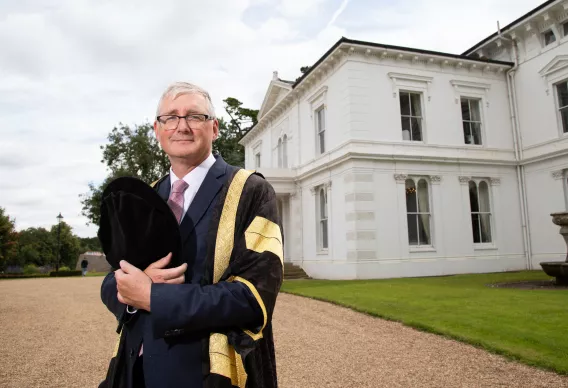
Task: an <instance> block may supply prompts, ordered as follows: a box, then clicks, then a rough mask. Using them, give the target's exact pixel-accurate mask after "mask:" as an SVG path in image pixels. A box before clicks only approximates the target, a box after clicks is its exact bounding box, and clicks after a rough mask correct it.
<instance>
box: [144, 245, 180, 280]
mask: <svg viewBox="0 0 568 388" xmlns="http://www.w3.org/2000/svg"><path fill="white" fill-rule="evenodd" d="M171 259H172V254H171V252H170V253H168V255H167V256H166V257H162V258H161V259H160V260H158V261H156V262H154V263H152V264H150V265H149V266H148V268H146V269H145V270H144V273H145V274H146V275H148V276H149V277H150V279H152V281H153V282H154V283H168V284H182V283H184V282H185V271H186V270H187V264H186V263H183V264H182V265H180V266H179V267H175V268H167V269H164V268H165V267H166V266H167V265H168V264H169V263H170V260H171Z"/></svg>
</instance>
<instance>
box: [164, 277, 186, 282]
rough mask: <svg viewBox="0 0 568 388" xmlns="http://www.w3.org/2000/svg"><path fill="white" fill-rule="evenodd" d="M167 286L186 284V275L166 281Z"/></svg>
mask: <svg viewBox="0 0 568 388" xmlns="http://www.w3.org/2000/svg"><path fill="white" fill-rule="evenodd" d="M166 283H167V284H183V283H185V275H181V276H180V277H177V278H175V279H168V280H166Z"/></svg>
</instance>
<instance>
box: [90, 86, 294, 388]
mask: <svg viewBox="0 0 568 388" xmlns="http://www.w3.org/2000/svg"><path fill="white" fill-rule="evenodd" d="M154 131H155V135H156V137H157V139H158V141H159V142H160V145H161V147H162V149H163V150H164V152H166V154H167V155H168V157H169V160H170V163H171V168H170V172H169V174H168V175H166V176H165V177H163V178H162V179H160V180H159V181H158V182H157V184H156V185H155V189H156V190H157V192H158V194H159V195H160V196H161V197H162V198H163V199H164V200H165V201H167V202H168V204H169V205H170V208H171V209H172V212H173V214H174V215H175V217H176V218H177V220H178V222H179V223H180V234H181V236H182V244H183V247H182V257H183V259H182V261H183V264H182V265H180V266H178V267H174V268H167V266H168V263H169V261H170V258H171V255H168V256H166V257H163V258H156V259H157V261H156V262H154V263H153V264H151V265H150V266H148V268H141V269H138V268H136V267H134V266H133V265H131V264H129V263H128V258H125V260H123V261H121V262H120V266H121V268H120V269H118V270H117V271H115V272H114V273H113V272H111V273H110V274H108V275H107V276H106V278H105V279H104V281H103V284H102V286H101V297H102V300H103V302H104V303H105V305H106V306H107V308H108V309H109V310H110V311H111V312H112V313H114V315H115V316H116V317H117V318H119V317H124V316H125V315H124V314H127V317H129V318H130V319H128V322H127V323H126V324H125V325H124V327H123V328H122V332H123V333H121V335H124V336H125V339H124V341H125V342H124V349H126V352H127V355H128V358H127V360H126V370H127V378H126V381H127V383H126V386H128V387H133V388H138V387H148V388H162V387H172V388H175V387H180V388H181V387H231V386H238V387H245V386H246V387H267V388H268V387H276V386H277V380H276V363H275V357H274V343H273V338H272V325H271V318H272V312H273V309H274V304H275V302H276V296H277V294H278V291H279V289H280V285H281V283H282V270H283V269H282V235H281V227H280V220H279V218H278V213H277V208H276V196H275V194H274V190H273V189H272V187H271V186H270V184H268V183H267V182H266V181H265V180H264V179H263V178H262V176H259V175H257V174H253V175H250V173H248V172H245V171H244V170H240V169H238V168H236V167H233V166H230V165H228V164H227V163H226V162H225V161H223V159H222V158H221V156H213V155H212V142H213V141H214V140H215V139H216V138H217V137H218V135H219V123H218V121H217V120H216V119H215V114H214V109H213V104H212V102H211V98H210V97H209V94H208V93H207V92H206V91H204V90H203V89H201V88H199V87H197V86H195V85H192V84H188V83H175V84H173V85H171V86H170V87H168V88H167V90H166V91H165V92H164V94H163V95H162V98H161V99H160V102H159V104H158V109H157V114H156V120H155V122H154ZM158 259H159V260H158Z"/></svg>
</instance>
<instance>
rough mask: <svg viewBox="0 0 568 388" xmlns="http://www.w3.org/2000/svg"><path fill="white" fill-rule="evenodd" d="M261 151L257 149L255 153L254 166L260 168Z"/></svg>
mask: <svg viewBox="0 0 568 388" xmlns="http://www.w3.org/2000/svg"><path fill="white" fill-rule="evenodd" d="M261 161H262V159H261V152H260V150H256V152H255V154H254V168H260V167H261Z"/></svg>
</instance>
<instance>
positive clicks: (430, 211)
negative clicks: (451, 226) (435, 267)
mask: <svg viewBox="0 0 568 388" xmlns="http://www.w3.org/2000/svg"><path fill="white" fill-rule="evenodd" d="M409 180H410V181H412V182H413V184H414V187H415V189H416V193H417V195H416V210H417V211H416V212H409V211H408V203H407V199H406V195H407V192H406V190H407V187H406V183H407V182H408V181H409ZM422 180H424V181H425V182H426V189H427V191H428V212H420V211H418V210H419V207H418V184H419V183H420V181H422ZM404 195H405V197H404V198H405V207H406V212H405V213H406V217H405V219H406V234H407V239H408V246H409V248H410V250H411V251H424V250H434V249H435V246H434V220H433V218H434V216H433V209H432V204H433V201H432V183H431V182H430V179H428V177H425V176H409V177H407V178H406V179H405V180H404ZM423 214H425V215H428V223H429V231H430V237H429V238H430V242H429V244H420V228H419V225H418V224H417V225H416V230H417V233H418V235H417V239H418V244H411V242H410V227H409V225H408V216H409V215H413V216H416V222H417V223H418V221H419V218H420V215H423Z"/></svg>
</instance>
